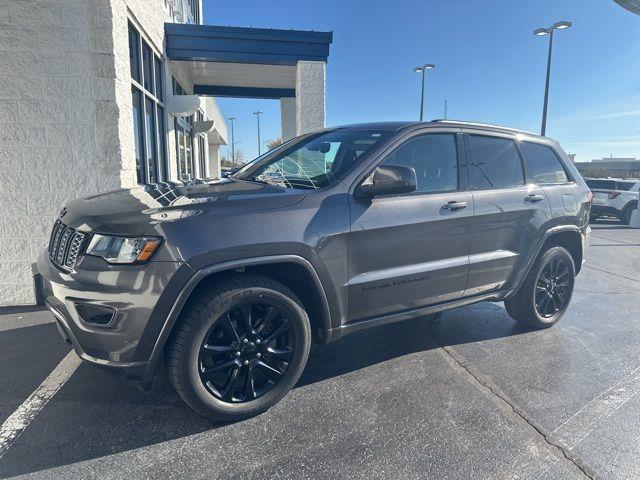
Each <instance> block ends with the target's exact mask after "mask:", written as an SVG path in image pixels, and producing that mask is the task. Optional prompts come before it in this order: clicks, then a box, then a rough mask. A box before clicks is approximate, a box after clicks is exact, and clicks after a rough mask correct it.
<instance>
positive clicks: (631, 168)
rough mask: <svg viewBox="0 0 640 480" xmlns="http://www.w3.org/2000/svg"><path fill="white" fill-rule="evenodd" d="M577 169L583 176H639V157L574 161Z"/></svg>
mask: <svg viewBox="0 0 640 480" xmlns="http://www.w3.org/2000/svg"><path fill="white" fill-rule="evenodd" d="M575 166H576V168H577V169H578V171H579V172H580V173H581V174H582V175H584V176H585V177H613V178H627V177H634V178H640V159H636V158H633V157H629V158H615V157H607V158H598V159H594V160H592V161H590V162H575Z"/></svg>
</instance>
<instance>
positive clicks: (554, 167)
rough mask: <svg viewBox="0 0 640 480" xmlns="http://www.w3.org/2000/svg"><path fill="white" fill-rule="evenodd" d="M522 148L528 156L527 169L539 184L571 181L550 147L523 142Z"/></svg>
mask: <svg viewBox="0 0 640 480" xmlns="http://www.w3.org/2000/svg"><path fill="white" fill-rule="evenodd" d="M522 149H523V151H524V156H525V157H526V162H527V170H528V171H529V172H530V176H531V178H533V180H534V181H535V182H536V183H537V184H538V185H550V184H554V183H567V182H568V181H569V179H568V178H567V172H565V170H564V168H563V167H562V164H561V163H560V159H559V158H558V157H557V156H556V154H555V153H554V152H553V150H551V149H550V148H549V147H547V146H546V145H540V144H539V143H532V142H522Z"/></svg>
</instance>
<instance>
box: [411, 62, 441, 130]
mask: <svg viewBox="0 0 640 480" xmlns="http://www.w3.org/2000/svg"><path fill="white" fill-rule="evenodd" d="M432 68H436V66H435V65H434V64H433V63H425V64H424V65H422V66H421V67H415V68H414V69H413V71H414V72H415V73H422V87H421V89H420V121H422V118H423V112H424V77H425V72H426V71H427V70H431V69H432Z"/></svg>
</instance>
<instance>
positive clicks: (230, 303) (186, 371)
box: [181, 287, 311, 419]
mask: <svg viewBox="0 0 640 480" xmlns="http://www.w3.org/2000/svg"><path fill="white" fill-rule="evenodd" d="M264 298H266V299H268V300H271V301H276V302H278V303H280V306H281V307H282V308H283V309H285V310H286V311H287V313H288V314H289V320H290V321H291V324H292V329H293V331H294V336H295V350H294V357H293V359H292V361H291V363H290V364H289V367H288V368H287V371H286V372H285V373H284V375H283V378H282V379H281V380H280V381H279V382H278V384H277V385H275V386H274V387H273V388H272V389H271V390H269V391H268V392H267V393H265V394H264V395H262V396H261V397H259V398H257V399H255V400H252V401H250V402H246V403H238V404H233V403H229V402H223V401H222V400H219V399H217V398H216V397H214V396H213V395H212V394H211V393H210V392H209V390H207V388H206V387H205V385H204V384H203V382H202V380H201V379H200V374H199V371H198V370H199V355H200V346H201V345H202V342H203V341H204V339H205V336H206V335H208V333H209V332H210V330H211V328H212V326H213V324H214V322H215V321H216V320H217V319H219V318H220V317H221V316H222V315H223V314H225V313H226V312H228V311H229V310H230V309H232V308H233V307H234V305H237V304H239V303H240V302H241V301H244V300H248V299H256V300H259V299H264ZM199 320H200V321H199V322H198V325H197V326H196V327H195V328H194V329H193V331H192V332H191V335H190V337H189V340H188V342H189V343H188V346H187V349H186V352H185V355H184V357H183V362H182V365H181V370H182V377H183V378H184V379H185V380H186V381H187V382H188V385H187V387H188V388H187V391H185V392H184V393H185V394H186V395H187V397H188V398H185V400H187V401H188V403H189V404H190V405H191V406H192V407H193V408H194V409H195V410H197V411H199V412H200V413H202V414H204V415H206V416H208V417H212V418H216V419H224V418H229V419H239V418H243V417H250V416H253V415H257V414H259V413H262V412H264V411H265V410H267V409H268V408H270V407H271V406H273V405H274V404H276V403H277V402H278V401H279V400H280V399H281V398H282V397H284V396H285V395H286V393H287V392H288V391H289V390H290V389H291V388H293V386H294V385H295V383H296V382H297V381H298V378H299V377H300V374H301V373H302V370H303V369H304V366H305V364H306V361H307V357H308V355H309V348H310V344H311V331H310V326H309V320H308V317H307V314H306V312H305V311H304V309H303V308H302V307H301V306H300V305H299V304H298V303H297V302H296V301H295V300H294V299H292V298H290V297H288V296H287V295H285V294H283V293H280V292H278V291H275V290H272V289H269V288H264V287H250V288H243V289H239V290H232V291H229V292H226V293H224V294H222V295H220V296H219V297H216V298H214V299H212V300H211V301H210V302H208V303H207V304H206V307H205V308H204V309H203V311H202V314H201V316H200V319H199Z"/></svg>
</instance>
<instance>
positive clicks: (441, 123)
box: [341, 119, 545, 138]
mask: <svg viewBox="0 0 640 480" xmlns="http://www.w3.org/2000/svg"><path fill="white" fill-rule="evenodd" d="M420 125H422V126H425V127H429V126H431V127H452V128H462V127H470V128H478V129H481V130H488V131H492V132H504V133H521V134H524V135H527V136H531V137H540V138H545V137H541V136H540V135H536V134H535V133H531V132H527V131H524V130H517V129H515V128H510V127H503V126H500V125H489V124H487V123H477V122H465V121H461V120H441V119H436V120H431V121H429V122H416V121H388V122H370V123H356V124H351V125H342V126H341V128H361V129H365V128H366V129H372V130H400V129H403V128H408V127H412V126H420Z"/></svg>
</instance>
